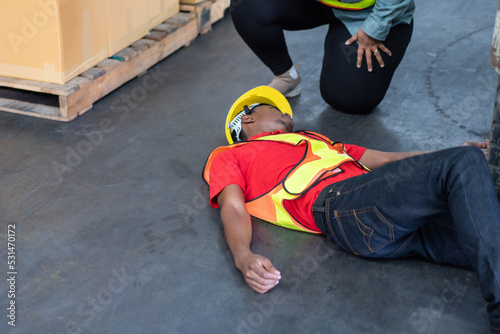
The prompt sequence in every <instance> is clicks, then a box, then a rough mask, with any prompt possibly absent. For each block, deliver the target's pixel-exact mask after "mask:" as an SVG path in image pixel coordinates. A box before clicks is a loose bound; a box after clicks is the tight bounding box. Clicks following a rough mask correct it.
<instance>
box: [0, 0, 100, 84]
mask: <svg viewBox="0 0 500 334" xmlns="http://www.w3.org/2000/svg"><path fill="white" fill-rule="evenodd" d="M106 12H107V11H106V2H105V1H102V0H22V1H11V0H0V75H2V76H8V77H14V78H21V79H30V80H36V81H44V82H52V83H57V84H63V83H65V82H67V81H69V80H70V79H72V78H74V77H75V76H77V75H79V74H80V73H82V72H84V71H86V70H87V69H89V68H91V67H92V66H94V65H95V64H97V63H98V62H99V61H101V60H103V59H106V58H107V57H108V34H107V19H106Z"/></svg>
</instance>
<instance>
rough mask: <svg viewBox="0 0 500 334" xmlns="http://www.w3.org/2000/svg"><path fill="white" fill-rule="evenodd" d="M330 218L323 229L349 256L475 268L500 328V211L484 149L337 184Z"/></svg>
mask: <svg viewBox="0 0 500 334" xmlns="http://www.w3.org/2000/svg"><path fill="white" fill-rule="evenodd" d="M322 193H323V194H324V193H325V191H323V192H322ZM324 213H325V215H324V216H323V217H324V218H325V219H324V220H323V221H324V222H325V223H324V226H320V228H321V229H323V231H324V232H325V234H327V235H328V236H329V237H330V238H331V239H333V241H334V242H335V243H336V244H338V245H339V246H340V247H342V248H343V249H344V250H346V251H347V252H350V253H353V254H356V255H359V256H363V257H375V258H399V257H405V256H420V257H423V258H425V259H427V260H430V261H433V262H436V263H442V264H449V265H454V266H459V267H465V268H471V269H473V270H474V271H475V272H476V274H477V275H478V278H479V282H480V285H481V291H482V293H483V297H484V298H485V300H486V301H487V303H488V312H489V315H490V322H491V325H492V331H494V330H496V329H497V328H498V329H497V330H498V331H500V206H499V203H498V199H497V195H496V193H495V189H494V185H493V180H492V177H491V173H490V171H489V168H488V165H487V163H486V159H485V157H484V154H483V152H482V151H481V150H480V149H478V148H475V147H457V148H452V149H447V150H443V151H438V152H434V153H429V154H424V155H420V156H416V157H412V158H408V159H403V160H400V161H396V162H393V163H390V164H388V165H385V166H383V167H380V168H377V169H375V170H373V171H371V172H370V173H368V174H364V175H361V176H357V177H353V178H350V179H347V180H344V181H341V182H338V183H335V184H334V185H333V186H331V187H330V188H328V191H327V193H326V196H325V200H324Z"/></svg>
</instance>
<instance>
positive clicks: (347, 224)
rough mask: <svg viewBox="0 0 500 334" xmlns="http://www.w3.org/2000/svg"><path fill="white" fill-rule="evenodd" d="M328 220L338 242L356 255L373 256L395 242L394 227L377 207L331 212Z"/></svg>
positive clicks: (329, 227)
mask: <svg viewBox="0 0 500 334" xmlns="http://www.w3.org/2000/svg"><path fill="white" fill-rule="evenodd" d="M327 220H328V222H329V223H328V224H327V225H328V229H329V230H330V233H332V235H333V236H334V237H335V239H336V241H337V242H338V243H340V245H341V246H342V247H344V248H345V249H346V250H347V251H349V252H351V253H353V254H356V255H361V256H373V255H375V253H376V252H380V251H381V250H382V249H383V248H384V247H386V246H387V245H389V244H391V243H393V242H394V226H393V225H392V224H391V223H390V222H389V221H388V220H387V219H386V218H385V217H384V216H383V215H382V214H381V213H380V212H379V211H378V210H377V208H376V207H369V208H363V209H357V210H345V211H330V212H329V217H327ZM388 251H389V252H390V251H391V250H388ZM384 253H385V252H384ZM377 255H382V254H377Z"/></svg>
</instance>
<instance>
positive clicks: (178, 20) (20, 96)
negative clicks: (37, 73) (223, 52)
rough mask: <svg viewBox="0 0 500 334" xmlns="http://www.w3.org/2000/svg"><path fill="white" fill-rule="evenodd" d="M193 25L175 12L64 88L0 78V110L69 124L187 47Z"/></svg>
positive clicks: (195, 28)
mask: <svg viewBox="0 0 500 334" xmlns="http://www.w3.org/2000/svg"><path fill="white" fill-rule="evenodd" d="M197 24H198V23H197V20H196V15H195V14H191V13H178V14H176V15H174V16H173V17H171V18H169V19H168V20H166V21H165V22H163V23H162V24H160V25H158V26H157V27H155V28H154V29H153V30H152V31H150V33H149V35H148V36H145V37H144V38H142V39H140V40H139V41H137V42H136V43H134V44H132V45H131V46H130V47H128V48H125V49H123V50H122V51H120V52H118V53H117V54H115V55H114V56H113V57H111V58H108V59H105V60H104V61H102V62H100V63H99V64H97V65H96V66H95V67H93V68H91V69H89V70H88V71H86V72H84V73H82V74H81V75H79V76H78V77H76V78H74V79H72V80H70V81H69V82H67V83H66V84H63V85H57V84H52V83H46V82H38V81H31V80H21V79H14V78H7V77H1V76H0V110H2V111H7V112H12V113H17V114H23V115H29V116H35V117H41V118H47V119H52V120H57V121H71V120H73V119H75V118H76V117H77V116H78V115H81V114H83V113H84V112H86V111H88V110H89V109H91V108H92V104H93V103H94V102H96V101H98V100H99V99H100V98H102V97H104V96H105V95H107V94H108V93H110V92H112V91H113V90H115V89H116V88H118V87H120V86H121V85H123V84H124V83H126V82H127V81H129V80H131V79H133V78H135V77H137V76H140V75H142V74H144V73H145V71H147V69H148V68H150V67H151V66H153V65H155V64H156V63H158V62H159V61H161V60H162V59H164V58H166V57H167V56H168V55H170V54H172V53H174V52H175V51H176V50H178V49H180V48H182V47H183V46H185V45H188V44H189V43H191V42H192V41H193V40H194V39H195V38H196V36H198V33H199V30H198V26H197Z"/></svg>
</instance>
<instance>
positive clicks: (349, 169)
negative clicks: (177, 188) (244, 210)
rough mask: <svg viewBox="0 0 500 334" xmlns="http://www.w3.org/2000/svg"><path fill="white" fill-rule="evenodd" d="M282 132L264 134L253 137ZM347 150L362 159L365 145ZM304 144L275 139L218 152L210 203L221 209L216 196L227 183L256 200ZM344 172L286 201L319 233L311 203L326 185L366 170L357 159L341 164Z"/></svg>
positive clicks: (296, 158)
mask: <svg viewBox="0 0 500 334" xmlns="http://www.w3.org/2000/svg"><path fill="white" fill-rule="evenodd" d="M277 133H282V131H276V132H272V133H269V132H268V133H262V134H259V135H257V136H254V137H252V138H250V140H252V139H256V138H259V137H262V136H265V135H272V134H277ZM344 148H345V150H346V151H347V153H348V154H349V155H350V156H351V157H353V158H354V159H356V160H359V159H360V158H361V156H362V155H363V154H364V153H365V150H366V148H364V147H360V146H356V145H345V146H344ZM303 155H304V147H302V146H293V145H290V144H287V143H280V142H273V141H258V140H257V141H254V142H252V143H251V144H245V145H241V146H236V147H233V148H231V149H229V150H226V151H223V152H221V153H219V154H218V155H217V156H216V157H215V159H214V161H213V162H212V166H211V167H210V172H209V178H210V205H211V206H212V207H214V208H218V207H219V205H218V204H217V195H218V194H219V193H220V192H221V191H222V190H223V189H224V188H225V187H226V186H228V185H230V184H236V185H238V186H240V188H241V189H243V193H244V195H245V201H249V200H251V199H254V198H256V197H258V196H260V195H262V194H264V193H266V192H268V191H270V190H271V189H273V188H274V187H275V186H276V185H277V184H278V183H279V182H280V181H282V179H283V178H284V177H285V176H286V175H287V173H288V172H289V171H290V169H292V168H293V167H294V166H295V165H296V164H297V163H298V162H299V161H300V159H301V158H302V157H303ZM339 168H340V169H341V170H342V172H340V173H338V174H337V175H335V176H332V177H330V178H327V179H325V180H323V181H321V182H320V183H318V185H316V186H315V187H313V188H312V189H311V190H309V191H308V192H307V193H305V194H304V195H303V196H301V197H299V198H297V199H295V200H293V201H287V203H286V205H285V206H286V208H287V210H288V211H289V212H290V213H291V214H292V216H293V217H294V218H295V219H297V220H298V221H299V222H300V223H301V224H303V225H304V226H305V227H307V228H309V229H311V230H314V231H317V232H320V230H319V229H318V227H317V226H316V224H315V222H314V217H313V214H312V205H313V204H314V201H315V200H316V198H317V196H318V195H319V193H320V192H321V190H323V189H324V188H325V187H326V186H327V185H329V184H333V183H335V182H339V181H342V180H345V179H347V178H350V177H353V176H358V175H361V174H363V173H366V170H364V169H362V168H361V167H359V165H357V164H356V163H354V162H346V163H344V164H342V165H341V166H340V167H339Z"/></svg>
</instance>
